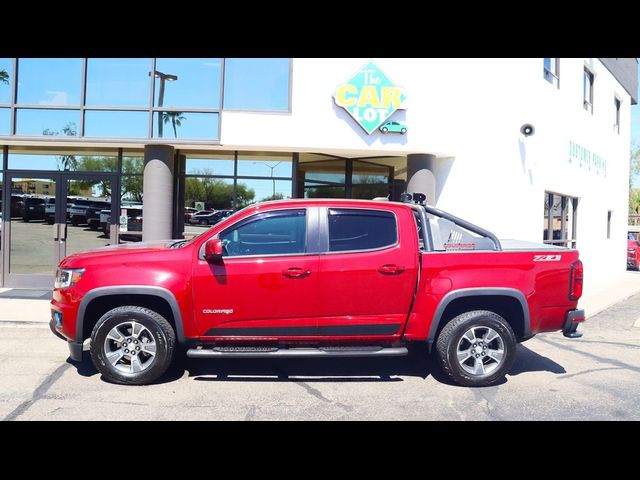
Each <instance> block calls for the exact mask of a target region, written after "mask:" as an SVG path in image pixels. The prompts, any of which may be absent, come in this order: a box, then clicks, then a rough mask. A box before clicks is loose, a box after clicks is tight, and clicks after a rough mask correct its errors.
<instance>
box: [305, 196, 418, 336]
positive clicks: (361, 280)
mask: <svg viewBox="0 0 640 480" xmlns="http://www.w3.org/2000/svg"><path fill="white" fill-rule="evenodd" d="M400 215H404V216H405V217H406V218H404V222H399V221H398V216H400ZM411 215H412V214H411V212H409V211H407V209H402V210H399V209H398V210H396V211H395V212H394V211H391V210H384V209H368V208H322V209H321V211H320V218H321V225H324V227H323V228H322V230H323V232H324V234H323V238H327V239H328V245H326V250H327V252H326V253H325V254H323V255H321V256H320V261H319V275H318V277H319V283H318V306H319V312H318V330H319V333H321V334H322V333H324V334H326V335H327V336H336V337H343V336H350V335H357V336H361V337H362V336H372V337H378V336H395V335H399V334H400V332H401V331H402V326H403V324H404V322H405V321H406V318H407V314H408V312H409V309H410V307H411V301H412V299H413V295H414V291H415V288H416V282H417V278H418V244H417V238H416V235H415V230H413V231H410V232H404V235H402V233H403V232H402V231H401V230H399V229H400V226H401V225H403V224H404V225H413V218H412V217H411Z"/></svg>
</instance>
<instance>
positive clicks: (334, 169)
mask: <svg viewBox="0 0 640 480" xmlns="http://www.w3.org/2000/svg"><path fill="white" fill-rule="evenodd" d="M346 168H347V163H346V160H321V161H317V162H300V163H299V164H298V170H299V171H300V172H301V173H300V174H301V175H302V173H304V179H305V180H307V181H309V180H310V181H318V182H331V183H345V180H346Z"/></svg>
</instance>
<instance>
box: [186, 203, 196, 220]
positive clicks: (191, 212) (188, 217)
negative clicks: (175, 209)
mask: <svg viewBox="0 0 640 480" xmlns="http://www.w3.org/2000/svg"><path fill="white" fill-rule="evenodd" d="M196 213H198V210H197V209H195V208H192V207H184V221H185V222H188V221H189V220H191V217H193V216H194V215H195V214H196Z"/></svg>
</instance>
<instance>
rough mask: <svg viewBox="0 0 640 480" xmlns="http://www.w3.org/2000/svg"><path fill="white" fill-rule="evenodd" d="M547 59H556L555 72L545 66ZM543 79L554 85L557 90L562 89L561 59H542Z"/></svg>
mask: <svg viewBox="0 0 640 480" xmlns="http://www.w3.org/2000/svg"><path fill="white" fill-rule="evenodd" d="M545 58H555V67H556V68H555V72H553V71H551V70H549V69H548V68H547V67H546V66H545V65H544V59H545ZM542 77H543V78H544V79H545V80H546V81H547V82H549V83H550V84H551V85H554V86H555V87H556V88H558V89H559V88H560V58H556V57H543V59H542Z"/></svg>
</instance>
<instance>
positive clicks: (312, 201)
mask: <svg viewBox="0 0 640 480" xmlns="http://www.w3.org/2000/svg"><path fill="white" fill-rule="evenodd" d="M326 204H331V205H339V206H341V207H348V206H353V207H363V206H376V207H389V206H390V205H392V206H403V207H406V208H411V206H412V205H415V204H411V203H403V202H392V201H389V200H358V199H352V198H290V199H286V200H269V201H266V202H258V203H255V204H252V205H249V206H250V207H253V206H262V205H264V206H267V205H269V206H271V205H277V206H294V207H302V206H305V205H308V206H313V205H326Z"/></svg>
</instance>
